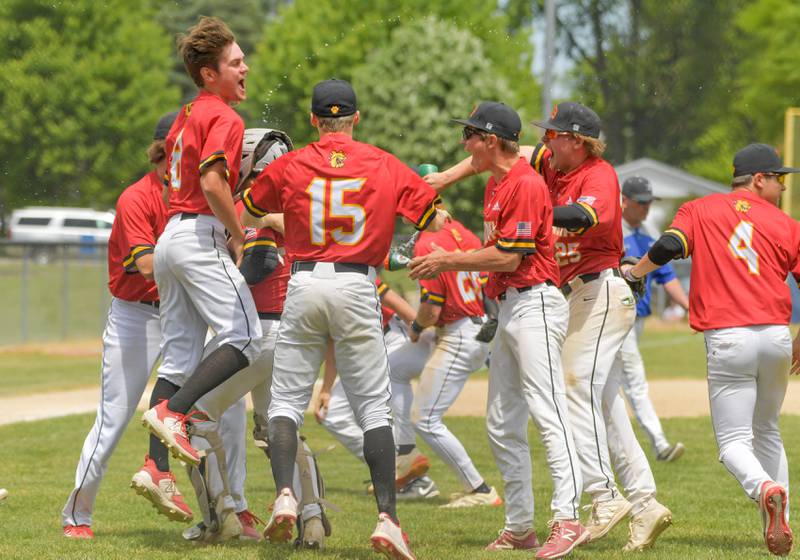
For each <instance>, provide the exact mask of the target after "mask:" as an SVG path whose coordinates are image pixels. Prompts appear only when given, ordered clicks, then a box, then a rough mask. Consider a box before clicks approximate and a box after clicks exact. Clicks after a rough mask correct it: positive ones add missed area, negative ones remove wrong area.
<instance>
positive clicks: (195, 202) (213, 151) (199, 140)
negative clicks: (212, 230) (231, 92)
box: [166, 91, 244, 216]
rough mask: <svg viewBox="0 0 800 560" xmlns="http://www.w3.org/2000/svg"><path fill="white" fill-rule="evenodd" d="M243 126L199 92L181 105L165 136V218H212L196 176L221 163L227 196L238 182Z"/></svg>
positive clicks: (226, 109) (213, 98)
mask: <svg viewBox="0 0 800 560" xmlns="http://www.w3.org/2000/svg"><path fill="white" fill-rule="evenodd" d="M243 136H244V122H243V121H242V118H241V117H240V116H239V115H238V114H236V111H234V110H233V109H232V108H231V107H230V106H229V105H228V104H227V103H225V102H224V101H223V100H222V99H221V98H220V97H218V96H216V95H214V94H212V93H209V92H207V91H201V92H200V93H199V94H198V96H197V97H195V99H194V101H192V102H191V103H189V104H188V105H184V107H183V108H182V109H181V111H180V112H179V113H178V117H177V118H176V119H175V122H174V123H173V125H172V128H171V129H170V131H169V134H168V135H167V141H166V150H167V154H168V158H169V159H168V165H167V181H168V184H169V187H170V193H169V215H170V216H174V215H175V214H179V213H181V212H188V213H193V214H207V215H213V212H212V211H211V208H210V207H209V205H208V201H207V200H206V195H205V194H203V191H202V189H201V188H200V176H201V175H202V173H203V171H204V170H205V169H206V168H207V167H208V166H210V165H212V164H214V163H216V162H218V161H223V162H225V169H226V174H227V179H228V185H230V187H231V194H233V189H234V188H235V186H236V181H237V179H238V178H239V165H240V163H241V159H242V137H243Z"/></svg>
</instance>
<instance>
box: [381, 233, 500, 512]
mask: <svg viewBox="0 0 800 560" xmlns="http://www.w3.org/2000/svg"><path fill="white" fill-rule="evenodd" d="M437 248H440V249H442V250H445V251H465V252H466V251H474V250H477V249H480V248H481V242H480V240H479V239H478V238H477V237H476V236H475V234H473V233H472V232H471V231H469V230H468V229H467V228H465V227H464V226H463V225H462V224H461V223H460V222H458V221H456V220H448V221H447V223H446V224H445V226H444V227H443V228H442V229H441V230H439V231H437V232H435V233H433V232H423V233H422V234H420V236H419V239H418V240H417V243H416V245H415V246H414V255H415V256H423V255H427V254H428V253H430V252H431V251H433V250H436V249H437ZM420 288H421V299H420V306H419V309H418V310H417V314H416V318H415V319H414V321H413V322H412V323H411V342H410V343H407V344H406V346H410V347H411V348H409V349H410V350H411V351H412V352H413V351H414V350H415V349H414V348H413V346H415V345H417V344H424V345H425V347H424V350H425V351H426V352H427V353H429V358H428V359H427V360H426V362H425V364H424V366H423V367H421V368H420V367H416V368H409V367H407V365H410V364H407V362H406V363H403V361H401V360H397V362H398V363H392V364H391V368H390V379H391V381H392V409H393V411H394V420H395V424H394V425H395V428H394V429H395V439H396V440H397V445H398V456H399V457H398V460H400V457H403V456H407V455H410V454H411V453H413V452H415V440H416V434H419V435H420V437H422V439H423V440H425V442H426V443H427V444H428V445H430V446H431V448H432V449H433V450H434V452H436V454H437V455H439V457H440V458H441V459H442V460H443V461H444V462H445V463H446V464H447V465H448V466H449V467H450V468H451V469H452V470H453V472H454V473H455V474H456V476H458V478H459V480H460V481H461V484H462V486H463V490H464V491H463V492H460V493H457V494H456V495H454V497H453V498H452V499H451V501H450V502H449V503H448V504H446V505H445V506H444V507H448V508H461V507H472V506H480V505H501V504H502V503H503V501H502V499H500V496H498V494H497V491H496V490H495V489H494V488H490V487H489V486H488V485H487V484H486V482H485V480H484V478H483V477H482V476H481V475H480V473H479V472H478V469H477V468H475V465H474V464H473V463H472V459H470V457H469V455H468V454H467V451H466V449H464V446H463V445H462V444H461V442H460V441H459V440H458V438H457V437H456V436H455V435H454V434H453V433H452V432H451V431H450V430H449V429H448V428H447V426H446V425H445V424H444V422H443V421H442V417H443V416H444V414H445V413H446V412H447V410H448V409H449V408H450V406H452V404H453V402H455V400H456V398H457V397H458V395H459V394H460V393H461V390H462V389H463V388H464V383H466V381H467V378H468V377H469V375H470V374H471V373H472V372H474V371H476V370H478V369H479V368H481V367H482V366H483V364H484V362H485V361H486V356H487V355H488V354H489V345H488V344H486V343H484V342H479V341H477V340H476V339H475V336H476V335H477V333H478V331H479V330H480V328H481V324H482V323H483V321H484V319H485V318H484V316H483V314H484V311H483V295H482V293H481V282H480V273H479V272H476V271H472V272H465V271H449V272H444V273H442V274H440V275H439V276H437V277H436V278H428V279H422V280H420ZM427 327H435V332H436V337H435V343H434V345H433V348H432V352H430V350H429V349H428V343H427V341H423V342H422V343H418V341H419V337H420V335H421V334H422V332H423V329H425V328H427ZM403 353H404V352H403V349H400V350H398V355H397V357H398V358H400V357H401V356H402V355H403ZM403 366H406V367H403ZM415 377H419V378H420V382H419V385H418V387H417V390H416V392H413V391H412V389H411V383H410V382H411V379H412V378H415ZM412 419H413V420H412Z"/></svg>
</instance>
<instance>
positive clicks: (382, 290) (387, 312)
mask: <svg viewBox="0 0 800 560" xmlns="http://www.w3.org/2000/svg"><path fill="white" fill-rule="evenodd" d="M375 287H376V288H377V290H378V297H379V298H380V300H381V324H382V325H383V327H384V328H386V325H388V324H389V321H390V320H391V319H392V317H394V316H395V315H397V314H396V313H395V312H394V309H390V308H388V307H386V306H385V305H383V296H385V295H386V292H388V291H389V285H388V284H384V283H383V281H381V277H380V276H378V277H376V278H375Z"/></svg>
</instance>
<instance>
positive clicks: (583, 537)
mask: <svg viewBox="0 0 800 560" xmlns="http://www.w3.org/2000/svg"><path fill="white" fill-rule="evenodd" d="M548 526H549V527H550V536H549V537H547V541H545V543H544V546H542V548H540V549H539V550H538V552H537V553H536V558H547V559H548V560H551V559H553V558H563V557H564V556H566V555H567V554H569V553H570V552H572V549H574V548H575V547H576V546H578V545H580V544H581V543H583V542H584V541H587V540H589V531H587V530H586V529H584V528H583V525H581V524H580V522H579V521H577V520H576V521H558V520H553V521H550V523H548Z"/></svg>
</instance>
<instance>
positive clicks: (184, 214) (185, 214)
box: [181, 212, 200, 221]
mask: <svg viewBox="0 0 800 560" xmlns="http://www.w3.org/2000/svg"><path fill="white" fill-rule="evenodd" d="M199 215H200V214H195V213H192V212H181V221H183V220H194V219H195V218H196V217H197V216H199Z"/></svg>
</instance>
